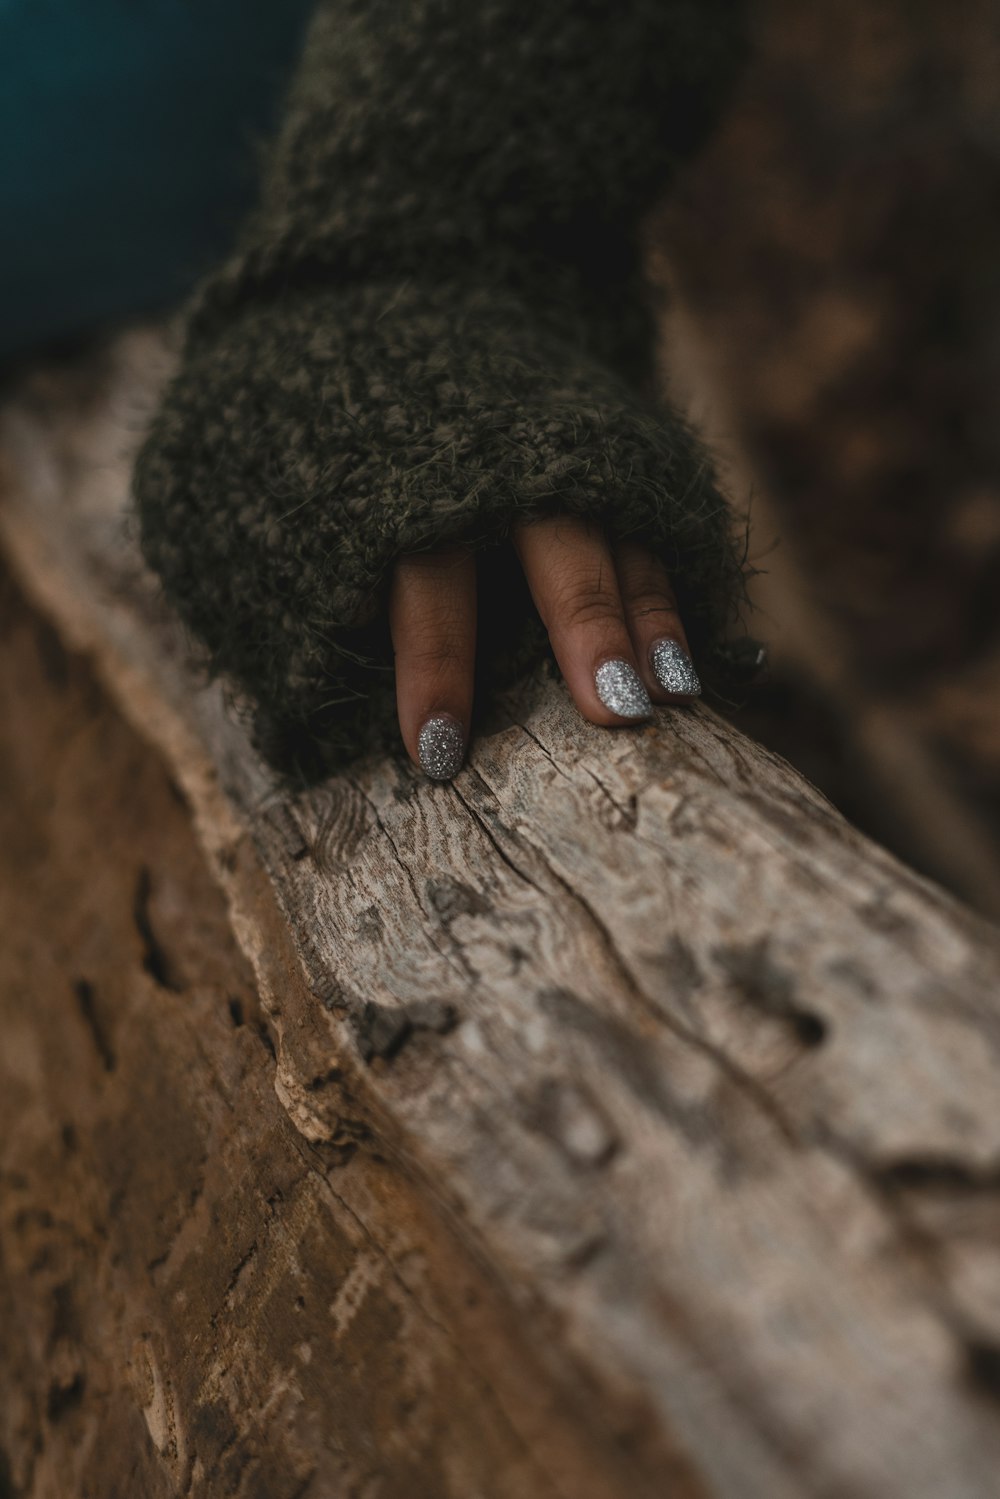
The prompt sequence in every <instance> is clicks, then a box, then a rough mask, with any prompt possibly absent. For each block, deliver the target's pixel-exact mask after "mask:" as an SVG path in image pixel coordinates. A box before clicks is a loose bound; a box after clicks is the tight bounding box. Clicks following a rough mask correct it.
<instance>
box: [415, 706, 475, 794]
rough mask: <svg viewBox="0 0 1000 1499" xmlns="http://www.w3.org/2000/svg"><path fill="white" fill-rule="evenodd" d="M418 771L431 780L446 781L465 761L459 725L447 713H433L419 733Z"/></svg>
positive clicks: (463, 739) (463, 743)
mask: <svg viewBox="0 0 1000 1499" xmlns="http://www.w3.org/2000/svg"><path fill="white" fill-rule="evenodd" d="M417 753H418V754H419V756H420V768H421V770H422V771H423V772H424V774H425V775H429V776H430V777H431V779H432V780H434V781H450V780H451V778H452V776H453V775H455V774H456V773H457V772H458V771H459V770H461V768H462V761H463V760H464V759H465V735H464V734H463V732H462V725H461V724H460V723H459V721H458V719H457V718H452V716H451V714H450V713H436V714H435V715H434V717H433V718H429V719H428V720H427V722H426V723H425V724H424V726H423V728H422V729H421V730H420V737H419V739H418V740H417Z"/></svg>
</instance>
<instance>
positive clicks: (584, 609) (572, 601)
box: [561, 588, 621, 630]
mask: <svg viewBox="0 0 1000 1499" xmlns="http://www.w3.org/2000/svg"><path fill="white" fill-rule="evenodd" d="M561 617H562V621H563V624H564V625H565V627H566V628H567V629H570V630H573V629H579V628H580V627H581V626H587V625H594V624H606V623H607V621H608V620H618V619H620V618H621V608H620V606H619V603H618V599H617V598H616V596H615V595H614V594H613V593H611V592H610V591H608V590H606V589H600V588H598V589H592V590H587V591H586V592H583V593H576V594H573V595H572V596H571V597H570V598H569V599H567V601H566V604H565V607H564V609H563V610H562V611H561Z"/></svg>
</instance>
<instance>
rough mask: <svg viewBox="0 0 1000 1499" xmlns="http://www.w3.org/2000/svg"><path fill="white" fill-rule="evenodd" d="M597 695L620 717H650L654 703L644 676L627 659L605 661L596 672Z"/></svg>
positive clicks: (606, 706)
mask: <svg viewBox="0 0 1000 1499" xmlns="http://www.w3.org/2000/svg"><path fill="white" fill-rule="evenodd" d="M594 686H595V687H596V688H597V696H598V697H599V698H600V700H601V702H602V703H603V704H604V706H605V708H610V709H611V711H612V713H617V714H618V716H619V718H649V717H650V715H651V714H652V712H653V705H652V703H651V702H650V700H649V693H648V692H647V691H646V689H645V687H644V686H643V685H642V678H641V677H640V676H639V674H638V672H637V671H636V669H635V667H634V666H630V665H629V664H628V662H627V661H621V660H617V659H616V660H614V661H605V662H604V663H603V664H602V665H601V666H599V667H598V668H597V670H596V672H595V673H594Z"/></svg>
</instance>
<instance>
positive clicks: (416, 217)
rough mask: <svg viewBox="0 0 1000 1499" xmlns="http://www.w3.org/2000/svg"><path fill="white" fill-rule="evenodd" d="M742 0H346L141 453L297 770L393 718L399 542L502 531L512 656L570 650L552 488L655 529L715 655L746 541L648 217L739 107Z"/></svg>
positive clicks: (174, 536) (150, 507)
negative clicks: (661, 374) (390, 592)
mask: <svg viewBox="0 0 1000 1499" xmlns="http://www.w3.org/2000/svg"><path fill="white" fill-rule="evenodd" d="M739 17H740V10H739V7H738V5H737V4H736V3H733V0H618V3H613V0H320V3H319V4H318V5H317V8H316V12H315V15H314V18H313V23H312V26H311V29H310V32H309V34H308V37H307V40H306V45H305V50H304V53H303V59H302V62H301V65H300V68H299V72H298V75H297V77H296V80H295V82H294V84H293V87H292V90H291V94H290V98H289V100H288V105H287V111H286V115H285V118H284V123H283V126H282V129H281V131H280V134H279V136H278V138H277V140H276V141H275V142H274V144H273V146H272V148H271V151H270V154H269V158H268V161H267V166H266V170H265V173H264V177H263V181H262V185H261V192H260V199H259V204H258V207H257V209H256V211H255V213H254V214H253V216H252V218H251V220H250V222H248V224H247V225H246V226H245V228H244V231H243V234H242V236H241V239H240V241H239V244H238V246H237V249H236V251H235V253H234V255H233V257H232V258H231V260H230V261H229V262H228V263H227V264H226V265H225V266H223V267H222V268H221V269H220V270H219V271H218V272H217V273H216V274H215V275H214V276H213V277H212V278H211V279H210V280H209V282H208V283H207V284H206V285H205V286H204V287H202V288H201V290H200V292H199V295H198V297H197V299H196V301H195V304H194V306H193V307H192V308H191V310H190V312H189V316H188V321H187V332H186V341H185V348H184V353H183V358H182V362H181V367H180V370H179V372H178V374H177V376H176V377H175V379H174V381H173V382H172V384H171V386H170V388H169V390H168V391H167V394H166V396H165V399H164V401H163V404H162V406H161V409H160V411H159V413H158V415H157V417H156V419H155V420H154V423H153V425H152V427H151V430H150V432H149V435H148V437H147V439H146V442H145V444H144V446H143V449H142V451H141V453H140V456H139V459H138V463H137V466H136V470H135V479H134V495H135V506H136V512H137V518H138V527H139V536H140V542H141V546H142V550H143V553H144V555H145V557H146V560H147V561H148V562H149V564H150V566H151V567H152V568H153V570H154V571H155V572H156V573H157V574H158V575H159V578H160V580H161V583H162V587H163V590H164V593H165V595H166V597H167V599H168V600H169V602H170V603H171V605H172V606H173V607H174V608H175V609H176V611H177V612H178V613H179V614H180V616H181V618H182V619H183V620H184V622H185V623H186V625H187V626H188V628H189V630H190V632H191V633H192V635H193V636H194V637H195V638H196V639H197V641H198V642H199V643H200V645H201V647H202V648H203V650H204V657H205V660H206V662H207V664H208V667H209V670H210V671H211V672H212V673H216V674H220V675H222V676H224V677H225V678H226V679H227V680H228V681H229V682H231V683H232V684H234V685H235V686H236V687H237V688H238V689H239V690H240V692H241V693H242V694H243V695H244V696H245V697H246V698H247V699H248V700H249V702H250V703H251V704H252V705H253V709H254V714H255V730H256V739H257V742H258V745H259V747H260V748H261V749H262V750H263V752H264V753H265V755H266V756H267V758H268V759H269V760H270V761H271V762H272V763H273V764H274V765H275V766H276V767H277V768H278V769H279V770H281V771H286V772H290V773H292V774H294V775H296V776H298V777H305V778H307V779H311V778H312V777H313V776H314V775H316V774H322V773H325V772H326V771H328V770H330V769H333V768H336V767H337V766H339V765H341V764H343V763H344V761H345V760H347V759H348V758H350V757H351V756H352V755H354V754H356V753H358V752H360V751H362V750H364V749H366V748H368V747H370V746H371V745H372V744H373V743H375V742H378V741H379V740H380V739H383V738H384V737H385V733H386V727H387V724H388V723H389V722H390V721H391V703H392V664H391V663H392V653H391V648H390V643H389V640H388V636H387V629H386V623H385V609H384V607H383V605H384V595H385V588H386V585H387V581H388V576H389V573H390V571H391V568H392V564H393V562H394V560H395V559H396V558H397V557H398V556H399V555H400V554H402V553H405V552H411V551H414V550H419V549H423V548H427V547H432V546H436V545H440V544H442V543H446V542H465V543H468V544H469V545H473V546H475V547H477V548H479V549H481V550H482V552H483V557H482V559H481V572H482V573H483V575H484V580H485V582H486V597H487V599H490V600H491V603H490V604H489V607H487V605H486V604H485V603H484V605H483V609H482V611H481V612H482V616H483V617H482V646H481V656H482V657H483V658H484V659H485V660H487V663H488V667H489V670H490V671H491V672H493V673H494V674H495V673H497V672H501V673H502V672H504V671H507V672H509V671H511V670H513V669H515V668H516V667H520V666H523V665H524V664H526V662H527V661H528V660H530V658H531V657H532V655H533V654H535V653H537V651H539V650H541V649H543V648H544V642H543V639H542V637H541V632H540V630H539V629H538V626H537V623H533V622H532V619H531V612H530V609H529V608H528V606H527V604H526V601H525V599H524V598H523V596H522V595H521V594H520V593H519V592H517V590H516V588H515V584H514V577H513V572H512V571H511V572H507V571H505V567H506V564H505V563H504V562H503V560H502V556H503V553H504V550H505V549H503V548H502V547H500V546H498V545H497V544H498V543H500V542H501V541H502V540H503V539H504V537H505V536H506V535H507V534H508V532H509V530H510V527H511V524H512V523H513V522H514V521H515V520H518V519H521V518H525V517H528V516H535V515H541V514H545V513H553V512H557V511H558V512H564V513H572V514H575V515H579V516H584V517H589V518H592V519H594V520H596V521H598V522H600V523H601V524H602V525H604V526H605V527H606V528H607V530H608V531H609V533H610V534H612V535H613V536H625V535H629V536H632V537H636V538H639V539H642V540H644V541H645V542H646V543H647V544H648V545H649V546H650V547H652V548H654V549H655V550H656V551H657V553H658V554H659V555H661V556H662V557H663V558H664V559H665V561H666V563H667V565H668V567H669V568H670V570H671V573H672V575H673V577H674V580H675V586H676V588H677V590H678V594H679V602H680V605H681V608H682V610H683V614H684V618H685V621H686V623H687V625H688V629H689V634H690V636H691V638H692V643H693V645H694V647H695V650H696V652H698V654H699V664H700V665H701V666H702V667H703V669H704V668H708V675H709V677H711V657H712V653H713V649H714V647H715V646H717V644H718V643H719V641H720V639H721V637H722V635H723V633H724V631H725V628H726V626H727V622H728V618H729V616H730V614H731V612H732V609H733V605H734V601H735V600H736V599H737V598H738V596H739V593H740V585H741V568H740V563H739V560H738V556H737V552H736V550H735V548H734V545H733V542H732V539H731V532H730V523H729V515H728V512H727V508H726V505H725V503H724V501H723V499H722V498H721V496H720V494H719V492H718V490H717V488H716V485H715V482H714V479H713V476H712V470H711V465H710V463H709V462H708V461H707V458H706V455H705V452H704V450H703V449H702V448H701V446H700V445H699V443H698V442H697V440H696V439H695V437H694V436H693V434H692V433H691V432H690V431H689V429H688V428H687V427H686V426H685V424H684V423H683V421H682V420H681V419H680V418H679V417H678V416H676V415H675V414H673V413H672V412H671V411H670V410H669V409H667V410H663V409H657V408H656V407H655V406H654V405H653V404H651V403H650V401H649V400H648V399H647V396H646V394H645V392H646V390H647V388H648V370H647V361H648V344H649V333H650V319H649V316H648V313H647V310H646V307H645V305H644V299H643V294H642V284H641V277H640V275H639V268H638V254H637V245H636V234H637V226H638V223H639V220H640V217H641V215H642V214H643V212H644V210H645V209H646V208H647V207H648V206H649V205H650V203H651V202H652V200H653V199H654V198H655V196H656V195H657V194H658V193H659V192H660V191H661V190H662V189H663V187H664V186H665V184H666V183H667V182H668V181H669V177H670V173H671V170H672V168H673V167H674V165H675V163H676V162H677V160H678V159H679V158H680V157H681V156H683V155H685V154H686V153H688V152H689V151H690V150H691V149H692V147H693V146H694V145H695V144H696V142H697V140H698V138H699V136H700V135H701V134H702V133H703V132H704V130H705V129H706V128H707V126H708V125H709V124H710V123H711V121H712V119H713V116H714V114H715V112H716V111H717V107H718V104H719V101H720V100H721V98H722V97H723V95H724V93H725V90H726V88H727V86H728V84H729V82H730V80H731V78H732V75H733V72H734V66H735V63H736V60H737V58H738V55H739V50H740V26H739ZM508 587H509V588H510V589H512V590H514V591H513V592H512V593H511V594H510V595H509V596H508V597H506V598H505V601H504V605H503V608H502V609H498V608H497V597H498V594H499V593H500V592H501V591H502V590H504V589H507V588H508ZM491 588H492V593H491V592H490V589H491ZM703 674H704V671H703Z"/></svg>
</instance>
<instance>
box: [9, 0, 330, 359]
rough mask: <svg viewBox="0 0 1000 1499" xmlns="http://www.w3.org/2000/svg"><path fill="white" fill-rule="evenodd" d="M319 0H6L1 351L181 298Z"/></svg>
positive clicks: (231, 207)
mask: <svg viewBox="0 0 1000 1499" xmlns="http://www.w3.org/2000/svg"><path fill="white" fill-rule="evenodd" d="M310 9H311V0H0V359H3V360H5V361H6V360H9V359H10V358H12V357H16V356H17V355H19V354H21V353H24V352H27V351H29V350H31V349H34V348H39V347H43V346H45V345H46V344H49V343H51V342H53V341H55V340H64V339H66V338H70V337H73V336H76V335H79V334H82V333H85V332H87V331H88V330H89V329H91V328H93V327H95V326H96V325H98V324H100V323H102V322H105V321H107V320H113V319H116V318H121V317H125V316H128V315H130V314H141V313H144V312H152V311H155V310H156V309H158V308H159V307H161V306H165V305H168V304H169V303H171V302H174V301H176V300H177V299H178V298H179V297H181V296H182V295H183V294H184V293H185V292H186V291H188V290H189V289H190V287H191V285H192V283H193V282H194V281H195V280H196V278H197V277H198V275H199V274H200V273H201V272H202V271H203V270H205V269H206V268H207V267H208V266H209V265H210V264H211V263H212V262H213V260H215V259H217V258H219V256H220V255H222V254H223V253H224V252H225V250H226V248H227V246H228V243H229V241H230V239H231V237H232V234H233V231H234V227H235V225H236V224H237V223H238V221H239V218H240V216H241V215H242V214H243V213H244V212H245V211H246V209H247V207H248V206H249V204H250V203H251V202H252V201H253V191H254V181H255V175H256V169H257V160H258V153H259V148H260V143H261V141H262V140H264V139H266V137H267V134H268V132H269V131H270V130H271V129H272V128H273V125H274V123H275V120H276V117H277V114H278V112H279V109H280V103H281V98H282V94H283V90H284V87H285V85H286V84H287V81H288V77H289V74H290V71H291V68H292V66H293V64H294V61H295V58H296V56H297V53H298V49H299V44H300V41H301V37H302V33H303V30H304V26H305V21H306V19H307V16H308V13H309V11H310Z"/></svg>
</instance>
